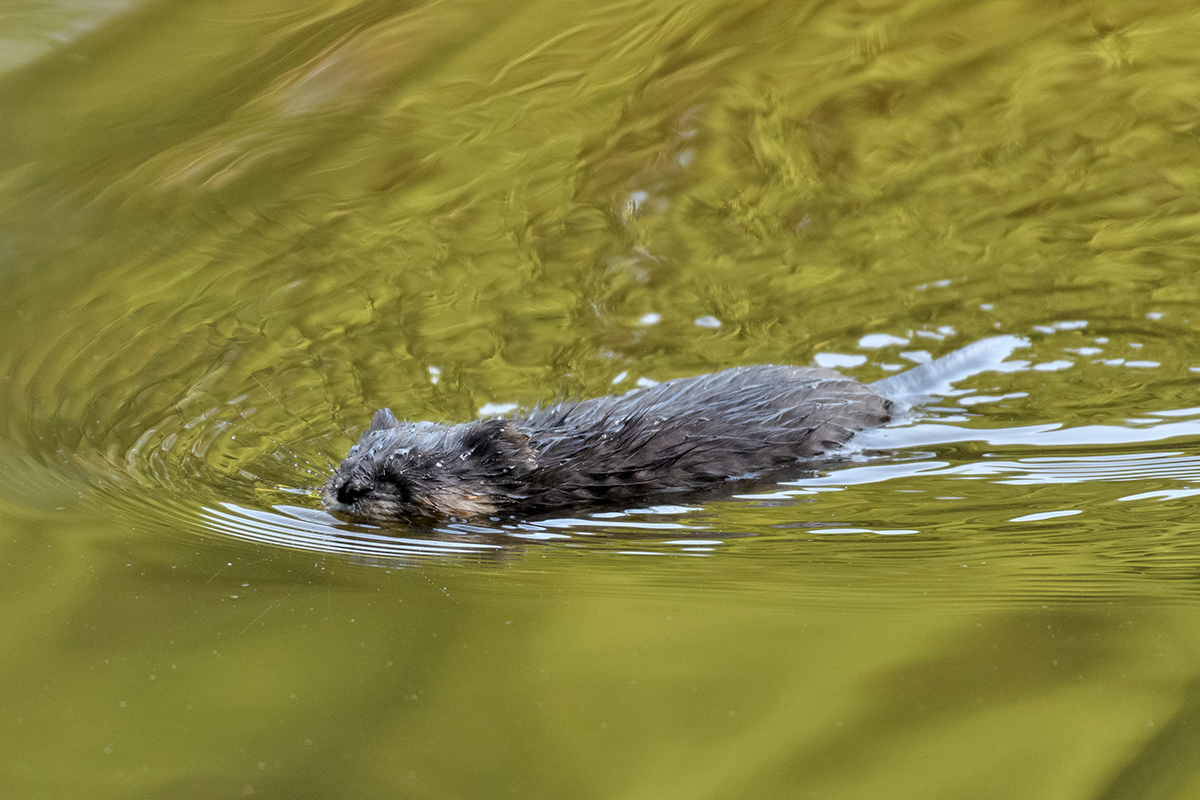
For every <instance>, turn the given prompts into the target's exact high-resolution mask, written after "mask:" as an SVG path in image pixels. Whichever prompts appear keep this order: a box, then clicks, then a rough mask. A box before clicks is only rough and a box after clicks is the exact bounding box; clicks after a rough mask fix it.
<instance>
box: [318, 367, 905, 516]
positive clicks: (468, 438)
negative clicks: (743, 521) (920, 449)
mask: <svg viewBox="0 0 1200 800" xmlns="http://www.w3.org/2000/svg"><path fill="white" fill-rule="evenodd" d="M892 405H893V404H892V401H891V400H889V399H887V398H885V397H883V396H882V395H880V394H878V393H876V392H875V391H874V390H873V389H872V388H870V387H868V386H865V385H863V384H861V383H859V382H858V381H856V380H853V379H851V378H847V377H845V376H844V375H841V374H840V373H837V372H835V371H833V370H830V369H822V368H815V367H788V366H774V365H763V366H753V367H736V368H734V369H727V370H724V371H722V372H716V373H713V374H710V375H700V376H697V377H693V378H680V379H677V380H671V381H666V382H665V383H661V384H658V385H656V386H653V387H650V388H646V389H638V390H635V391H632V392H630V393H628V394H624V395H617V396H611V397H599V398H596V399H593V400H584V401H582V402H567V403H558V404H556V405H551V406H548V407H544V408H535V409H534V410H533V411H531V412H530V413H528V414H526V415H524V416H519V417H513V418H508V419H503V418H502V419H485V420H476V421H474V422H467V423H463V424H460V425H442V424H437V423H432V422H401V421H399V420H397V419H396V417H395V416H394V415H393V414H392V412H391V411H390V410H388V409H386V408H385V409H380V410H379V411H377V412H375V416H374V418H373V419H372V420H371V425H370V427H368V428H367V430H366V432H365V433H363V435H362V438H361V439H360V440H359V442H358V444H356V445H354V446H353V447H352V448H350V453H349V455H347V456H346V459H345V460H344V461H343V462H342V463H341V464H340V465H339V466H338V467H337V469H336V470H335V471H334V473H333V475H332V476H331V477H330V478H329V480H328V481H327V482H326V483H325V485H324V486H323V487H322V489H321V500H322V502H323V503H324V504H325V507H326V508H327V509H329V510H330V511H332V512H336V513H339V514H343V515H347V516H349V517H353V518H357V519H362V520H373V521H387V520H415V519H437V518H446V517H456V518H468V517H476V516H481V515H491V514H502V515H506V516H532V515H536V514H544V513H547V512H552V511H556V510H560V509H580V508H585V507H597V506H606V507H617V506H621V505H623V504H624V505H627V504H630V503H635V502H638V501H642V500H645V499H648V498H653V497H671V498H679V497H683V496H687V495H695V494H698V493H703V492H711V491H712V490H713V489H720V488H721V487H732V486H737V485H740V484H741V482H744V481H752V480H756V479H757V480H767V479H769V478H771V477H772V476H780V475H781V474H782V473H784V472H787V471H791V472H796V471H799V470H802V469H804V467H805V465H806V464H807V463H809V462H811V461H812V460H813V459H815V458H817V457H818V456H820V455H822V454H824V453H827V452H829V451H830V450H834V449H836V448H838V447H840V446H842V445H844V444H845V443H846V442H847V441H848V440H849V439H850V437H852V436H853V435H854V434H855V433H856V432H858V431H860V430H863V429H865V428H871V427H875V426H878V425H882V424H884V423H886V422H887V421H888V420H889V419H891V416H892Z"/></svg>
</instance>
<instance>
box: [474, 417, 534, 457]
mask: <svg viewBox="0 0 1200 800" xmlns="http://www.w3.org/2000/svg"><path fill="white" fill-rule="evenodd" d="M462 442H463V445H464V446H465V447H466V448H467V449H468V450H470V451H471V453H472V454H474V455H475V456H476V457H477V458H480V459H482V460H484V461H508V462H510V463H512V464H513V465H514V466H516V465H522V466H530V467H532V466H533V456H534V453H533V448H531V447H530V446H529V437H528V436H526V435H525V434H523V433H521V432H520V431H519V430H517V426H516V425H513V424H512V422H510V421H509V420H506V419H489V420H486V421H484V422H474V423H472V424H471V425H469V426H467V429H466V431H464V432H463V440H462Z"/></svg>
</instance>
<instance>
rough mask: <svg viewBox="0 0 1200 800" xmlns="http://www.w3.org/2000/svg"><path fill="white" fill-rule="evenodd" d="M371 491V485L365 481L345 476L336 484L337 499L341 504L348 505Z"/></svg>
mask: <svg viewBox="0 0 1200 800" xmlns="http://www.w3.org/2000/svg"><path fill="white" fill-rule="evenodd" d="M369 491H371V486H370V484H368V483H367V482H365V481H362V480H357V479H355V478H347V479H346V480H344V481H342V482H341V483H340V484H338V487H337V500H338V502H339V503H341V504H342V505H347V506H348V505H350V504H351V503H353V502H354V501H355V500H357V499H358V498H360V497H362V496H363V495H365V494H366V493H367V492H369Z"/></svg>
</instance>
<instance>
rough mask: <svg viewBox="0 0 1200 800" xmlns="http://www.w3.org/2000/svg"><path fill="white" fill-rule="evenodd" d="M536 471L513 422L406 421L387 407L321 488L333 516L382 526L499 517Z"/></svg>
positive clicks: (532, 458)
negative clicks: (394, 522)
mask: <svg viewBox="0 0 1200 800" xmlns="http://www.w3.org/2000/svg"><path fill="white" fill-rule="evenodd" d="M534 466H535V461H534V452H533V450H532V449H530V447H529V439H528V437H527V436H525V434H523V433H521V432H520V431H519V430H517V428H516V426H514V425H513V423H512V422H510V421H508V420H499V419H497V420H484V421H477V422H468V423H466V424H463V425H452V426H451V425H439V424H436V423H432V422H401V421H399V420H397V419H396V417H395V416H394V415H393V414H392V412H391V411H390V410H388V409H386V408H385V409H380V410H379V411H377V412H375V416H374V417H373V418H372V419H371V425H370V427H368V428H367V430H366V432H365V433H363V435H362V438H361V439H359V441H358V444H356V445H354V446H353V447H352V448H350V453H349V454H348V455H347V456H346V458H345V460H344V461H342V463H341V464H339V465H338V467H337V469H336V470H334V473H333V475H332V476H331V477H330V478H329V480H328V481H327V482H326V483H325V485H324V486H323V487H322V489H321V500H322V502H324V504H325V507H326V508H327V509H329V510H330V511H335V512H340V513H342V514H346V515H349V516H352V517H357V518H359V519H369V520H376V521H385V520H411V519H421V518H426V519H428V518H439V517H458V518H467V517H475V516H479V515H483V514H491V513H494V512H496V511H498V510H500V508H501V507H502V506H503V505H504V502H505V501H506V500H507V499H510V498H512V497H513V496H514V492H516V491H519V488H518V487H519V486H520V482H521V479H522V476H523V475H525V474H527V473H528V472H529V471H530V470H532V469H533V468H534Z"/></svg>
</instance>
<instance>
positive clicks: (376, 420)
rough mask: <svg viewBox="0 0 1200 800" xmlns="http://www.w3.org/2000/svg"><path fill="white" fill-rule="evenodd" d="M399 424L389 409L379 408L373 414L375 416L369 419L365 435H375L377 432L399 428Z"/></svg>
mask: <svg viewBox="0 0 1200 800" xmlns="http://www.w3.org/2000/svg"><path fill="white" fill-rule="evenodd" d="M399 427H400V422H399V420H397V419H396V416H395V415H394V414H392V410H391V409H390V408H381V409H379V410H378V411H376V412H375V416H373V417H371V426H370V427H369V428H367V430H366V432H367V433H375V432H377V431H385V430H387V429H388V428H399Z"/></svg>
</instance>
